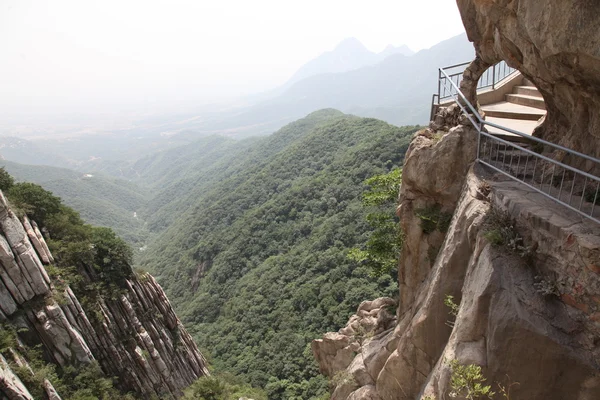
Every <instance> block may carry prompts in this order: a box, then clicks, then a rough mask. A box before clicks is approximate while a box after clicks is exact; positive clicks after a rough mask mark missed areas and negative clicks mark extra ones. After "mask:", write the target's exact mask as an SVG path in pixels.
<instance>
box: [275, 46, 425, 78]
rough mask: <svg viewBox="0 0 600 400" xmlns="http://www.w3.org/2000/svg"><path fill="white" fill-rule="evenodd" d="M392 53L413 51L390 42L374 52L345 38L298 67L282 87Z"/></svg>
mask: <svg viewBox="0 0 600 400" xmlns="http://www.w3.org/2000/svg"><path fill="white" fill-rule="evenodd" d="M394 54H402V55H404V56H407V57H410V56H412V55H413V54H414V51H412V50H411V49H409V48H408V46H406V45H402V46H398V47H395V46H393V45H391V44H390V45H388V46H387V47H386V48H385V49H384V50H383V51H382V52H380V53H375V52H372V51H370V50H369V49H367V48H366V47H365V46H364V45H363V44H362V43H361V42H360V41H359V40H358V39H356V38H347V39H344V40H342V41H341V42H340V43H339V44H338V45H337V46H336V47H335V48H334V49H333V50H331V51H327V52H325V53H323V54H321V55H320V56H318V57H316V58H314V59H312V60H310V61H309V62H307V63H306V64H304V65H303V66H302V67H300V69H298V71H296V73H295V74H294V75H292V77H291V78H290V79H289V80H288V81H287V82H286V83H285V84H284V85H283V87H284V88H287V87H289V86H291V85H293V84H294V83H296V82H298V81H300V80H302V79H305V78H309V77H311V76H314V75H319V74H326V73H339V72H348V71H352V70H355V69H358V68H362V67H366V66H369V65H374V64H377V63H379V62H381V61H383V60H384V59H385V58H386V57H389V56H391V55H394Z"/></svg>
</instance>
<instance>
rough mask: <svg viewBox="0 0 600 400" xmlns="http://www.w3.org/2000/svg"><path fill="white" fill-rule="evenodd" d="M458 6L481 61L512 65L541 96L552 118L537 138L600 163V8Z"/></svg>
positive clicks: (473, 0) (589, 2)
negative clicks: (575, 151) (535, 87)
mask: <svg viewBox="0 0 600 400" xmlns="http://www.w3.org/2000/svg"><path fill="white" fill-rule="evenodd" d="M457 4H458V7H459V9H460V13H461V16H462V20H463V23H464V25H465V29H466V31H467V35H468V37H469V40H470V41H472V42H473V44H474V45H475V49H476V52H477V54H478V56H479V57H480V58H481V60H482V61H483V62H484V63H487V64H494V63H496V62H498V61H501V60H506V62H507V63H508V64H509V65H510V66H512V67H514V68H517V69H518V70H519V71H521V73H523V74H524V75H525V76H526V77H527V78H528V79H529V80H530V81H532V82H533V83H534V84H535V86H537V88H538V89H539V91H540V93H541V94H542V95H543V97H544V101H545V103H546V108H547V110H548V115H547V117H546V119H545V121H544V123H543V124H542V125H541V127H540V128H539V129H538V131H537V132H536V135H539V136H540V137H542V138H543V139H545V140H548V141H550V142H553V143H558V144H561V145H564V146H566V147H569V148H571V149H574V150H578V151H580V152H583V153H585V154H589V155H593V156H594V157H596V158H600V29H598V26H600V7H598V2H596V1H593V0H583V1H576V2H572V1H553V0H513V1H505V0H457ZM572 161H573V162H577V161H579V162H577V164H578V165H579V166H581V167H583V168H586V167H587V169H588V170H589V169H591V168H592V166H591V165H586V163H582V162H581V160H572Z"/></svg>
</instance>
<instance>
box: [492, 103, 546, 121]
mask: <svg viewBox="0 0 600 400" xmlns="http://www.w3.org/2000/svg"><path fill="white" fill-rule="evenodd" d="M481 110H482V111H483V112H484V113H485V115H486V117H497V118H508V119H520V120H526V121H537V120H539V119H540V118H542V117H543V116H544V115H546V111H545V110H541V109H539V108H536V107H529V106H524V105H520V104H515V103H511V102H507V101H501V102H499V103H494V104H488V105H485V106H482V107H481Z"/></svg>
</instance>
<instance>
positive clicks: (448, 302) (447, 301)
mask: <svg viewBox="0 0 600 400" xmlns="http://www.w3.org/2000/svg"><path fill="white" fill-rule="evenodd" d="M444 305H445V306H446V307H448V308H449V311H448V314H450V315H451V316H453V317H454V319H456V317H457V316H458V310H459V308H460V306H459V305H458V304H456V303H455V302H454V296H451V295H449V294H448V295H446V297H445V298H444ZM446 325H448V326H449V327H450V328H454V321H446Z"/></svg>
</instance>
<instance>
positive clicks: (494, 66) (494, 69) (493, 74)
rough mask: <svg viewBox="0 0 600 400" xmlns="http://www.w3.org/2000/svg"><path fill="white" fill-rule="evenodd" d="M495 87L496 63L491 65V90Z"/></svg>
mask: <svg viewBox="0 0 600 400" xmlns="http://www.w3.org/2000/svg"><path fill="white" fill-rule="evenodd" d="M494 89H496V64H494V65H493V66H492V90H494Z"/></svg>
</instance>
